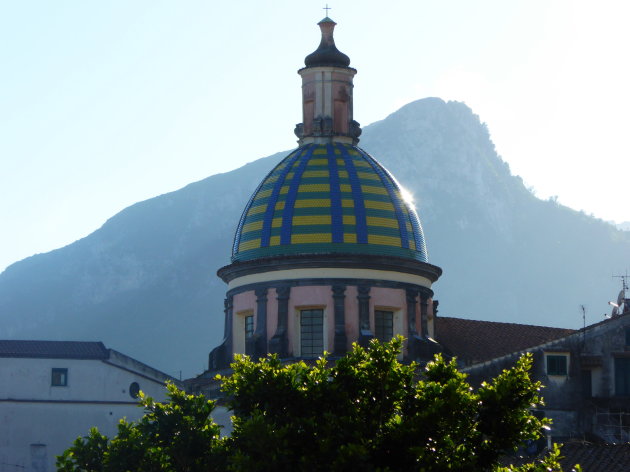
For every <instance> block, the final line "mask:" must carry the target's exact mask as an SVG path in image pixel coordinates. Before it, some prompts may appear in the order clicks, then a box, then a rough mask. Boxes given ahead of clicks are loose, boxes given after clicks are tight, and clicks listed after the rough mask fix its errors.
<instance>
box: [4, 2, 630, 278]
mask: <svg viewBox="0 0 630 472" xmlns="http://www.w3.org/2000/svg"><path fill="white" fill-rule="evenodd" d="M330 5H331V6H332V10H331V12H330V16H331V17H332V18H333V19H334V20H335V21H337V23H338V26H337V29H336V33H335V37H336V41H337V45H338V47H339V49H341V50H342V51H343V52H345V53H346V54H348V55H349V56H350V58H351V60H352V64H351V65H352V66H353V67H355V68H357V69H358V71H359V72H358V74H357V76H356V79H355V117H356V119H357V120H358V121H359V122H361V124H362V125H363V126H365V125H367V124H369V123H371V122H373V121H377V120H380V119H383V118H385V117H386V116H387V115H388V114H390V113H392V112H394V111H395V110H396V109H397V108H399V107H400V106H402V105H404V104H405V103H408V102H410V101H412V100H415V99H419V98H423V97H426V96H439V97H441V98H443V99H446V100H460V101H464V102H466V103H467V104H468V105H469V106H470V107H471V108H472V109H473V111H474V112H475V113H477V114H478V115H479V116H480V117H481V119H482V121H485V122H486V123H487V124H488V127H489V129H490V133H491V135H492V138H493V140H494V142H495V144H496V146H497V150H498V152H499V153H500V154H501V155H502V157H503V158H504V159H505V160H506V161H507V162H508V163H509V164H510V166H511V168H512V170H513V172H515V173H517V174H519V175H521V176H522V177H523V178H524V180H525V182H526V183H527V185H529V186H532V187H533V188H534V189H535V190H536V192H537V194H538V195H539V196H541V197H544V198H546V197H548V196H550V195H558V196H559V200H560V202H562V203H564V204H567V205H569V206H571V207H573V208H576V209H584V210H585V211H586V212H587V213H593V214H595V215H596V216H598V217H601V218H604V219H607V220H616V221H624V220H630V215H629V214H628V213H629V212H628V205H627V200H628V198H627V195H626V193H627V192H626V190H625V188H626V183H625V182H626V180H627V176H628V175H630V164H629V157H630V141H629V139H628V135H629V133H628V130H627V128H628V121H629V120H628V118H627V115H628V110H630V91H629V89H628V84H630V66H629V59H628V57H629V55H628V47H629V46H630V32H629V28H627V22H628V18H629V13H630V7H628V6H626V2H623V1H616V2H614V1H606V0H604V1H599V2H597V3H595V2H586V1H582V0H562V1H561V0H528V1H524V0H523V1H506V0H479V1H474V2H471V1H470V0H452V1H444V0H442V1H437V0H435V1H418V0H400V1H393V2H390V3H389V4H387V5H386V4H385V3H383V2H377V1H372V0H363V1H361V2H358V1H355V2H350V1H349V0H340V1H337V2H330ZM323 6H324V5H323V3H321V2H314V1H311V0H300V1H296V0H292V1H289V0H285V1H260V0H258V1H254V0H240V1H238V0H237V1H230V2H218V1H216V2H215V1H210V0H197V1H194V0H178V1H174V0H170V1H159V0H109V1H106V2H103V1H96V0H73V1H70V0H66V1H64V0H55V1H49V0H41V1H35V0H20V1H17V0H13V1H3V0H0V72H1V73H0V192H1V193H0V220H1V221H2V228H3V231H0V271H1V270H3V268H4V267H6V266H7V265H9V264H10V263H12V262H15V261H17V260H20V259H22V258H24V257H27V256H29V255H32V254H34V253H38V252H46V251H49V250H52V249H54V248H57V247H61V246H64V245H66V244H69V243H71V242H73V241H75V240H76V239H79V238H81V237H84V236H86V235H87V234H89V233H90V232H92V231H94V230H95V229H97V228H98V227H100V226H101V225H102V224H103V223H104V222H105V220H106V219H107V218H109V217H110V216H112V215H114V214H115V213H116V212H118V211H120V210H122V209H123V208H125V207H126V206H128V205H131V204H133V203H135V202H137V201H139V200H144V199H147V198H150V197H153V196H155V195H159V194H162V193H165V192H169V191H172V190H176V189H178V188H180V187H182V186H184V185H186V184H188V183H190V182H193V181H196V180H200V179H202V178H205V177H207V176H209V175H212V174H215V173H217V172H225V171H228V170H231V169H234V168H236V167H239V166H241V165H242V164H244V163H246V162H249V161H252V160H254V159H257V158H259V157H262V156H265V155H268V154H272V153H274V152H277V151H280V150H285V149H287V150H288V149H291V148H293V147H294V146H295V137H294V135H293V128H294V125H295V123H297V122H298V121H300V119H301V118H300V113H301V111H300V80H299V76H298V75H297V74H296V71H297V69H299V68H300V67H301V66H302V65H303V59H304V56H305V55H306V54H308V53H310V52H311V51H313V50H314V49H315V48H316V47H317V44H318V43H319V30H318V28H317V26H316V23H317V22H318V21H319V20H320V19H321V18H323V16H324V11H323V10H322V7H323ZM376 157H378V156H376ZM237 217H238V215H235V218H237Z"/></svg>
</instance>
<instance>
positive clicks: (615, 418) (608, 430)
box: [464, 315, 630, 443]
mask: <svg viewBox="0 0 630 472" xmlns="http://www.w3.org/2000/svg"><path fill="white" fill-rule="evenodd" d="M629 330H630V315H623V316H618V317H615V318H613V319H610V320H606V321H604V322H601V323H598V324H595V325H592V326H589V327H587V328H586V330H583V331H580V332H578V333H575V334H572V335H570V336H567V337H565V338H561V339H559V340H556V341H552V342H549V343H546V344H543V345H541V346H536V347H534V348H531V349H529V350H528V351H529V352H531V353H532V354H533V357H534V365H533V367H532V376H533V378H535V379H536V380H539V381H541V382H542V384H543V385H544V386H545V388H544V389H543V391H542V396H543V397H544V400H545V407H544V408H543V410H544V411H545V413H546V415H547V416H548V417H550V418H552V419H553V420H554V424H553V426H552V430H551V434H552V436H555V437H559V438H571V437H576V438H584V437H587V438H588V436H589V435H595V436H597V437H599V438H600V439H603V440H605V441H607V442H610V443H620V442H628V441H630V394H628V392H626V393H623V392H618V391H616V383H615V380H616V375H617V372H616V371H615V359H617V358H619V359H623V358H628V357H630V346H629V345H627V344H626V341H627V338H626V332H627V331H629ZM629 339H630V338H629ZM520 355H522V353H514V354H512V355H509V356H505V357H502V358H499V359H494V360H492V361H489V362H485V363H481V364H477V365H473V366H471V367H468V368H465V369H464V371H465V372H467V373H468V374H469V375H470V379H471V381H473V382H474V383H480V382H481V381H482V380H485V379H489V378H492V377H495V376H496V375H498V374H499V373H500V372H501V371H502V370H503V369H504V368H508V367H510V366H511V365H513V364H514V363H515V362H516V360H517V359H518V357H520ZM548 355H564V356H566V357H567V373H566V375H551V374H550V373H549V372H548V371H547V367H548V365H547V360H546V356H548ZM628 375H630V373H628Z"/></svg>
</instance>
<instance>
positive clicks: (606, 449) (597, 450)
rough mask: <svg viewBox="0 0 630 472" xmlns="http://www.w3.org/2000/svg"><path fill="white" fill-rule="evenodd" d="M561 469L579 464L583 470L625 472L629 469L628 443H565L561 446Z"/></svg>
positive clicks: (629, 446) (569, 468) (629, 447)
mask: <svg viewBox="0 0 630 472" xmlns="http://www.w3.org/2000/svg"><path fill="white" fill-rule="evenodd" d="M561 451H562V456H564V458H563V459H562V460H561V461H560V463H561V464H562V468H563V470H572V469H571V468H572V467H573V466H575V464H580V466H581V467H582V470H584V471H585V472H627V471H628V470H630V444H629V443H624V444H592V443H587V442H584V443H577V442H576V443H567V444H565V445H564V446H562V449H561Z"/></svg>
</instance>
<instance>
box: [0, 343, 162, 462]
mask: <svg viewBox="0 0 630 472" xmlns="http://www.w3.org/2000/svg"><path fill="white" fill-rule="evenodd" d="M15 342H17V343H19V342H22V343H26V342H27V341H15ZM6 343H8V342H7V341H0V379H2V381H1V382H0V418H2V421H0V438H2V440H1V441H0V463H1V464H3V465H0V470H21V471H25V472H28V471H37V472H44V471H54V470H55V467H54V464H55V456H56V455H59V454H61V453H62V452H63V451H64V450H65V449H67V448H68V447H70V446H71V444H72V442H73V441H74V440H75V439H76V438H77V437H78V436H85V435H87V434H88V432H89V429H90V428H91V427H93V426H96V427H98V428H99V430H100V431H101V432H102V433H103V434H106V435H108V436H111V435H114V434H115V433H116V431H117V424H118V421H119V420H120V419H121V418H123V417H127V418H128V419H130V420H132V419H138V418H140V417H141V416H142V414H143V410H142V409H141V408H139V407H138V406H137V397H138V392H139V390H142V391H143V392H145V393H146V394H147V395H149V396H151V397H153V398H155V399H156V400H159V401H163V400H165V399H166V389H165V386H164V382H165V381H166V380H167V379H169V377H168V376H167V375H166V374H164V373H162V372H159V371H157V370H155V369H153V368H151V367H149V366H147V365H145V364H143V363H141V362H139V361H136V360H134V359H132V358H130V357H128V356H125V355H124V354H121V353H119V352H116V351H113V350H109V349H104V348H103V353H104V354H103V358H100V359H94V358H92V359H85V358H84V359H81V358H63V357H58V358H49V357H46V356H47V355H53V354H54V353H51V352H48V353H47V352H46V351H43V352H41V356H42V357H14V356H15V353H8V354H7V352H6V351H5V352H4V353H3V352H2V345H3V344H6ZM28 343H37V342H36V341H29V342H28ZM45 343H48V345H49V344H50V343H52V342H48V341H47V342H45ZM60 343H63V342H60ZM75 344H91V345H95V344H100V343H75ZM100 345H101V346H102V344H100ZM72 355H73V356H74V357H77V356H80V350H78V351H76V352H73V353H72ZM10 356H13V357H10Z"/></svg>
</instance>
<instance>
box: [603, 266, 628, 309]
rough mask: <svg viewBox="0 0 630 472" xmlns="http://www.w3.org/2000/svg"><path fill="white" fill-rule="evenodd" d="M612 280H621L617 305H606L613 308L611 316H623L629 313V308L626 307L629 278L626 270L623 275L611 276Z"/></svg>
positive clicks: (611, 303) (610, 303) (613, 303)
mask: <svg viewBox="0 0 630 472" xmlns="http://www.w3.org/2000/svg"><path fill="white" fill-rule="evenodd" d="M612 278H613V279H621V291H620V292H619V295H617V303H615V302H608V304H609V305H610V306H612V307H613V310H612V315H611V316H617V315H623V314H624V313H627V312H628V311H630V307H628V306H626V292H627V291H628V278H630V276H629V275H628V271H627V270H626V274H625V275H613V276H612ZM622 307H623V308H622Z"/></svg>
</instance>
